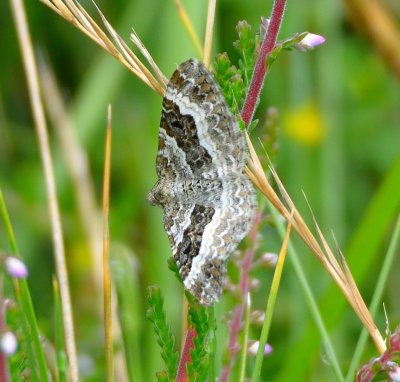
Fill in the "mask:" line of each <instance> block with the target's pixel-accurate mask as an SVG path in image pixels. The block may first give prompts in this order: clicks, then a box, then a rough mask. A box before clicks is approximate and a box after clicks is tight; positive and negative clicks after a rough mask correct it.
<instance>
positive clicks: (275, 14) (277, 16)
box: [242, 0, 286, 127]
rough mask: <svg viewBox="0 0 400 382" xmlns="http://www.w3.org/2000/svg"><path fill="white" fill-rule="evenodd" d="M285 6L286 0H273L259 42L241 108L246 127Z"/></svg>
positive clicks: (258, 95)
mask: <svg viewBox="0 0 400 382" xmlns="http://www.w3.org/2000/svg"><path fill="white" fill-rule="evenodd" d="M285 6H286V0H275V1H274V5H273V8H272V14H271V18H270V20H269V24H268V29H267V33H266V34H265V37H264V40H263V42H262V44H261V48H260V54H259V56H258V59H257V62H256V65H255V67H254V72H253V76H252V77H251V82H250V86H249V91H248V92H247V95H246V99H245V101H244V105H243V109H242V119H243V121H244V123H245V125H246V127H248V126H249V124H250V122H251V120H252V119H253V115H254V111H255V108H256V106H257V100H258V98H259V97H260V92H261V89H262V86H263V83H264V79H265V75H266V59H267V56H268V55H269V54H270V53H271V51H272V50H273V49H274V47H275V44H276V40H277V38H278V33H279V29H280V27H281V23H282V19H283V14H284V12H285Z"/></svg>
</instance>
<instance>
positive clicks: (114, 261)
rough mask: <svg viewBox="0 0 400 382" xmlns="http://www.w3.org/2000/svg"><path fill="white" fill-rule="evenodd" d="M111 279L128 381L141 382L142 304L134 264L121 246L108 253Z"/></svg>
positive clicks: (113, 247)
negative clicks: (114, 292) (115, 293)
mask: <svg viewBox="0 0 400 382" xmlns="http://www.w3.org/2000/svg"><path fill="white" fill-rule="evenodd" d="M110 256H111V257H110V267H111V279H112V281H113V284H114V285H115V290H116V292H117V301H118V316H119V321H120V326H121V333H122V340H123V346H124V352H125V362H126V367H127V371H128V376H129V380H130V381H135V382H136V381H137V382H141V381H143V372H142V368H143V366H144V364H143V359H142V352H141V348H140V338H141V333H142V331H143V307H142V306H141V304H140V301H141V298H140V289H139V288H140V286H139V280H138V279H137V276H138V274H137V272H136V270H137V269H136V265H135V264H134V263H133V261H132V256H131V254H130V253H128V251H126V250H125V249H124V248H121V247H116V246H112V247H111V253H110Z"/></svg>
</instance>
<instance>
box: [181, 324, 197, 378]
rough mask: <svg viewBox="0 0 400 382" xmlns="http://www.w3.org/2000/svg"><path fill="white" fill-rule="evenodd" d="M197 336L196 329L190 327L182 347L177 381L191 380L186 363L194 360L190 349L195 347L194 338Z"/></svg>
mask: <svg viewBox="0 0 400 382" xmlns="http://www.w3.org/2000/svg"><path fill="white" fill-rule="evenodd" d="M196 336H197V333H196V330H195V329H194V328H191V327H189V328H188V331H187V333H186V339H185V345H184V346H183V349H182V354H181V359H180V361H179V366H178V373H177V375H176V382H186V381H189V377H188V375H187V371H186V365H187V364H188V363H190V362H191V361H192V357H191V356H190V350H191V349H193V347H194V343H193V339H194V337H196Z"/></svg>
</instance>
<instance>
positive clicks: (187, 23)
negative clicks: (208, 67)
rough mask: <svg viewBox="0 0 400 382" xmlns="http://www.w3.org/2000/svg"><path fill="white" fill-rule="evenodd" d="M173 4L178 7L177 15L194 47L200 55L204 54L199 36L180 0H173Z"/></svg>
mask: <svg viewBox="0 0 400 382" xmlns="http://www.w3.org/2000/svg"><path fill="white" fill-rule="evenodd" d="M174 4H175V6H176V8H177V9H178V15H179V17H180V19H181V21H182V24H183V26H184V27H185V29H186V30H187V32H188V34H189V37H190V39H191V40H192V42H193V45H194V47H195V49H196V50H197V53H198V54H199V56H200V57H203V56H204V52H203V47H202V46H201V42H200V38H199V36H198V34H197V33H196V31H195V29H194V28H193V23H192V22H191V21H190V18H189V16H188V14H187V12H186V9H185V8H184V6H183V4H182V2H181V1H180V0H174Z"/></svg>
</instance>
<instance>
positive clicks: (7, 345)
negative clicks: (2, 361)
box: [0, 332, 18, 355]
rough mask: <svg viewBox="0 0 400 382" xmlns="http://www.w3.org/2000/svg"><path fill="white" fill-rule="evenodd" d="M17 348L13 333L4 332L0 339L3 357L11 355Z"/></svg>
mask: <svg viewBox="0 0 400 382" xmlns="http://www.w3.org/2000/svg"><path fill="white" fill-rule="evenodd" d="M17 348H18V342H17V337H15V334H14V333H13V332H5V333H3V335H2V336H1V338H0V350H1V351H2V352H3V353H4V354H5V355H13V354H14V353H15V352H16V351H17Z"/></svg>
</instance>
